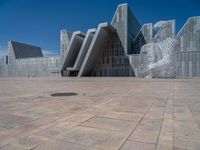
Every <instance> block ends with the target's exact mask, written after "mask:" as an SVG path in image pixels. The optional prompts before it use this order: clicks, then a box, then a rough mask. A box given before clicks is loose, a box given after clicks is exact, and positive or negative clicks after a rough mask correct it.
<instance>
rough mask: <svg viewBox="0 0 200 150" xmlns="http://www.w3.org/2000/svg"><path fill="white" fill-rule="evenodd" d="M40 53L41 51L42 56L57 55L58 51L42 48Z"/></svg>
mask: <svg viewBox="0 0 200 150" xmlns="http://www.w3.org/2000/svg"><path fill="white" fill-rule="evenodd" d="M42 53H43V55H44V56H52V55H59V54H58V53H56V52H53V51H51V50H42Z"/></svg>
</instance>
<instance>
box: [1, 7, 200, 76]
mask: <svg viewBox="0 0 200 150" xmlns="http://www.w3.org/2000/svg"><path fill="white" fill-rule="evenodd" d="M167 38H172V39H175V40H176V41H177V49H176V53H175V56H176V59H175V61H176V62H175V64H176V66H175V67H176V77H200V17H191V18H189V19H188V21H187V22H186V23H185V25H184V26H183V28H182V29H181V30H180V32H179V33H178V34H177V35H176V31H175V20H168V21H159V22H157V23H156V24H154V25H153V24H152V23H147V24H144V25H143V26H141V25H140V23H139V22H138V20H137V19H136V17H135V16H134V14H133V13H132V11H131V10H130V8H129V7H128V5H127V4H121V5H119V6H118V8H117V10H116V12H115V14H114V17H113V19H112V21H111V23H107V22H106V23H100V24H99V25H98V26H97V28H92V29H88V31H87V33H82V32H81V31H75V32H73V33H71V32H68V31H67V30H61V32H60V49H61V50H60V56H54V57H43V55H42V51H41V49H40V48H39V47H36V46H30V45H26V44H22V43H18V42H13V41H11V42H9V44H8V55H6V56H4V57H3V59H2V64H1V65H0V76H5V77H7V76H60V75H61V76H77V77H83V76H105V77H117V76H125V77H139V74H140V67H141V60H140V53H141V49H142V48H143V47H144V46H145V45H146V44H149V43H151V42H160V41H164V40H165V39H167ZM163 57H164V56H163Z"/></svg>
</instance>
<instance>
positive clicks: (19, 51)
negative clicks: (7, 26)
mask: <svg viewBox="0 0 200 150" xmlns="http://www.w3.org/2000/svg"><path fill="white" fill-rule="evenodd" d="M11 44H12V47H13V51H14V54H15V58H16V59H20V58H35V57H43V54H42V50H41V48H40V47H37V46H32V45H27V44H24V43H19V42H15V41H11Z"/></svg>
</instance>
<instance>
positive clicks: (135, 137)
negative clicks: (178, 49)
mask: <svg viewBox="0 0 200 150" xmlns="http://www.w3.org/2000/svg"><path fill="white" fill-rule="evenodd" d="M38 87H39V88H38ZM0 89H1V90H0V149H22V150H23V149H30V148H34V149H36V148H37V149H65V147H66V148H67V149H92V150H93V149H105V150H108V149H112V150H115V149H119V148H122V149H131V150H132V149H157V150H159V149H160V150H164V149H169V150H170V149H172V148H173V149H174V150H184V149H185V150H191V149H192V150H199V149H200V142H199V139H200V99H199V97H200V92H199V91H200V79H199V78H194V79H190V80H188V79H171V80H170V79H137V78H78V79H77V78H76V79H75V78H29V79H28V78H0ZM55 93H77V95H76V96H70V97H52V96H51V94H55Z"/></svg>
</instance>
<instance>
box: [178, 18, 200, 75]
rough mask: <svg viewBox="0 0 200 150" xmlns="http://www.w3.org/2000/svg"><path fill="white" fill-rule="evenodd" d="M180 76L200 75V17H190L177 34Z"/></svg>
mask: <svg viewBox="0 0 200 150" xmlns="http://www.w3.org/2000/svg"><path fill="white" fill-rule="evenodd" d="M176 38H177V40H178V42H179V52H178V54H177V76H178V77H200V17H192V18H189V19H188V21H187V22H186V23H185V25H184V26H183V28H182V29H181V30H180V32H179V33H178V35H177V37H176Z"/></svg>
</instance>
